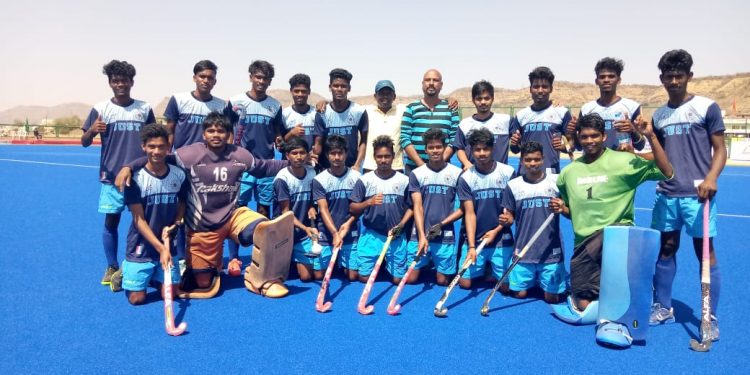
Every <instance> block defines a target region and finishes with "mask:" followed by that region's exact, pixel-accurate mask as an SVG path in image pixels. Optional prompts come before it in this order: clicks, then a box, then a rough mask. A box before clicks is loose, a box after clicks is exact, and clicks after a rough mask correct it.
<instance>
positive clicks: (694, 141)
mask: <svg viewBox="0 0 750 375" xmlns="http://www.w3.org/2000/svg"><path fill="white" fill-rule="evenodd" d="M653 124H654V131H655V132H656V136H657V137H658V138H659V142H661V144H662V145H663V146H664V151H666V153H667V157H668V158H669V161H670V163H672V167H673V168H674V177H673V178H671V179H669V180H665V181H659V183H658V185H657V189H656V190H657V191H658V192H660V193H663V194H665V195H667V196H668V197H673V198H676V197H695V196H697V195H698V191H697V189H696V188H695V187H696V183H700V182H701V181H703V179H704V178H706V174H708V171H709V169H711V155H712V153H711V150H712V147H711V136H712V135H714V134H723V132H724V120H723V119H722V117H721V109H720V108H719V106H718V105H717V104H716V103H715V102H714V101H713V100H711V99H708V98H704V97H702V96H693V97H692V98H691V99H690V100H688V101H687V102H685V103H682V104H681V105H680V106H679V107H677V108H672V107H670V106H669V105H664V106H662V107H661V108H659V109H657V110H656V112H654V117H653Z"/></svg>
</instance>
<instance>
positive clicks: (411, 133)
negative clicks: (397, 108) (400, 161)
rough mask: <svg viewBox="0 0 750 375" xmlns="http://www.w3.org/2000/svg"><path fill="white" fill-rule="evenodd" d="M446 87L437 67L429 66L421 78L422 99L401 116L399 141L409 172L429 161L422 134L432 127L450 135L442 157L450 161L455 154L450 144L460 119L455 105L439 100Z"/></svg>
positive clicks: (405, 165) (411, 104) (413, 103)
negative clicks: (431, 67)
mask: <svg viewBox="0 0 750 375" xmlns="http://www.w3.org/2000/svg"><path fill="white" fill-rule="evenodd" d="M442 88H443V76H442V74H440V72H439V71H437V70H436V69H430V70H428V71H427V72H426V73H425V74H424V77H423V78H422V92H423V93H424V96H423V97H422V99H420V100H418V101H415V102H412V103H410V104H409V105H407V106H406V109H405V110H404V114H403V116H402V118H401V137H400V143H401V147H402V148H403V150H404V152H405V153H406V155H407V157H406V158H404V169H405V171H406V174H407V175H408V174H409V172H411V171H412V170H413V169H414V168H417V167H419V166H421V165H423V164H425V163H426V162H427V159H428V158H427V150H426V149H425V142H424V140H423V138H422V135H423V134H424V133H425V132H426V131H428V130H430V129H435V128H437V129H440V130H442V131H443V132H444V133H445V134H447V135H448V139H447V144H448V147H446V148H445V152H444V154H443V158H444V159H445V160H446V161H448V160H450V158H451V156H452V155H453V148H452V147H451V146H450V145H451V144H452V143H453V139H454V138H455V135H456V129H458V123H459V121H461V119H460V117H459V116H458V112H457V111H456V108H455V106H453V107H452V106H450V105H449V103H448V100H445V99H440V97H439V95H440V90H441V89H442Z"/></svg>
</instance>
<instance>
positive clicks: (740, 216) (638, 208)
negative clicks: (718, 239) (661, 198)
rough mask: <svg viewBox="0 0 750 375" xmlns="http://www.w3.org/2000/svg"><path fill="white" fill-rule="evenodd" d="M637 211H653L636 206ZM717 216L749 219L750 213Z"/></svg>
mask: <svg viewBox="0 0 750 375" xmlns="http://www.w3.org/2000/svg"><path fill="white" fill-rule="evenodd" d="M635 209H636V210H638V211H653V209H651V208H642V207H636V208H635ZM717 215H719V216H725V217H737V218H740V219H750V215H734V214H717Z"/></svg>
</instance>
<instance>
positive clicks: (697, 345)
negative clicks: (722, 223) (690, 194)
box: [690, 198, 712, 352]
mask: <svg viewBox="0 0 750 375" xmlns="http://www.w3.org/2000/svg"><path fill="white" fill-rule="evenodd" d="M709 210H710V203H709V199H708V198H706V202H705V203H703V256H702V257H701V300H702V301H703V306H702V307H701V332H700V333H701V342H698V340H696V339H690V349H693V350H695V351H696V352H707V351H709V350H710V349H711V344H712V340H711V294H710V292H711V268H710V265H709V263H710V262H711V256H710V253H709V249H708V248H709V246H708V239H709V238H708V235H709V234H708V214H709Z"/></svg>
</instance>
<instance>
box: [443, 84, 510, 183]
mask: <svg viewBox="0 0 750 375" xmlns="http://www.w3.org/2000/svg"><path fill="white" fill-rule="evenodd" d="M494 100H495V88H494V87H493V86H492V84H491V83H489V82H487V81H479V82H477V83H475V84H474V86H472V87H471V101H472V102H473V103H474V107H476V109H477V113H475V114H474V115H473V116H471V117H467V118H465V119H463V120H461V123H459V124H458V130H457V131H456V139H455V140H454V141H453V148H454V149H456V157H458V161H460V162H461V164H462V165H463V166H464V171H466V170H469V169H470V168H471V167H472V166H473V165H474V162H475V161H476V160H475V159H474V154H473V153H472V152H471V145H469V143H468V142H467V139H466V138H467V136H468V135H469V133H470V132H472V131H473V130H477V129H487V130H489V131H490V133H491V134H492V136H493V138H494V140H493V144H494V146H490V147H491V148H492V159H493V160H495V161H497V162H500V163H503V164H507V163H508V147H509V141H510V116H509V115H506V114H504V113H493V112H492V102H493V101H494Z"/></svg>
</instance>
